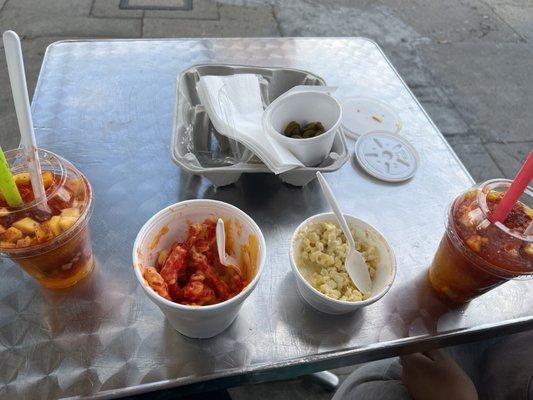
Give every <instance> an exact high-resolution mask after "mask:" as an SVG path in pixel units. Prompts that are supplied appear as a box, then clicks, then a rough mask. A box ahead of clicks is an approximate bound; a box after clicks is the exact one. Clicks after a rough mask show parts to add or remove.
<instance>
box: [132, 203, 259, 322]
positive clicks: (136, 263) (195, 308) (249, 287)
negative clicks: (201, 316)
mask: <svg viewBox="0 0 533 400" xmlns="http://www.w3.org/2000/svg"><path fill="white" fill-rule="evenodd" d="M193 203H204V204H216V205H219V206H222V207H227V208H228V209H230V210H231V211H233V212H235V213H236V214H238V215H239V216H240V217H242V218H243V219H245V220H247V221H248V222H249V223H250V224H251V225H252V226H253V227H254V229H256V230H257V233H258V239H259V248H260V249H261V251H260V258H259V261H258V263H257V272H256V274H255V276H254V278H253V279H252V280H251V281H250V282H249V283H248V285H246V287H245V288H244V289H243V290H242V291H241V292H240V293H239V294H238V295H236V296H234V297H232V298H230V299H227V300H224V301H222V302H220V303H216V304H211V305H206V306H191V305H185V304H179V303H175V302H173V301H170V300H167V299H165V298H164V297H162V296H160V295H159V294H157V293H156V292H155V291H154V290H153V289H152V288H151V287H150V285H148V284H146V281H145V279H144V277H143V276H142V273H141V265H139V260H138V255H137V248H138V246H139V244H140V241H141V239H142V238H143V237H144V235H145V234H146V232H145V231H147V230H148V229H149V228H150V226H151V225H152V224H153V223H154V222H155V221H156V220H157V219H158V218H159V217H161V215H163V214H165V213H167V212H168V211H169V210H170V211H174V210H173V209H174V208H177V207H181V206H183V205H186V204H193ZM132 259H133V269H134V270H135V276H136V277H137V280H138V281H139V283H140V285H141V286H142V288H143V289H144V290H145V292H146V293H148V294H149V296H150V298H151V299H152V300H154V301H155V302H158V303H163V304H164V305H165V306H167V307H171V308H174V309H176V310H181V311H199V312H202V311H204V312H207V311H214V310H217V309H221V308H224V307H227V306H229V305H231V304H233V303H238V302H239V301H242V300H244V299H245V298H246V297H248V295H249V294H250V293H251V292H252V290H253V289H254V288H255V286H256V285H257V282H258V281H259V278H260V276H261V274H262V272H263V266H264V264H265V260H266V242H265V237H264V236H263V232H262V231H261V229H260V228H259V226H258V225H257V224H256V223H255V221H254V220H253V219H252V217H250V216H249V215H248V214H246V213H245V212H244V211H242V210H241V209H239V208H237V207H235V206H234V205H232V204H229V203H225V202H223V201H219V200H211V199H192V200H184V201H180V202H177V203H174V204H171V205H169V206H167V207H165V208H163V209H162V210H160V211H158V212H157V213H156V214H154V215H153V216H152V217H151V218H150V219H148V221H146V222H145V224H144V225H143V226H142V228H141V229H140V230H139V233H138V234H137V237H136V238H135V242H134V243H133V253H132Z"/></svg>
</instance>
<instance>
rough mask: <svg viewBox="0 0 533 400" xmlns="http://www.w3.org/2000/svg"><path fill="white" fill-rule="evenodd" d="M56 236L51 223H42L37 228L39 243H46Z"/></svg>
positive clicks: (36, 237) (36, 233)
mask: <svg viewBox="0 0 533 400" xmlns="http://www.w3.org/2000/svg"><path fill="white" fill-rule="evenodd" d="M53 238H54V233H53V232H52V229H51V228H50V225H49V224H41V225H38V226H37V227H36V228H35V239H36V240H37V243H44V242H47V241H49V240H51V239H53Z"/></svg>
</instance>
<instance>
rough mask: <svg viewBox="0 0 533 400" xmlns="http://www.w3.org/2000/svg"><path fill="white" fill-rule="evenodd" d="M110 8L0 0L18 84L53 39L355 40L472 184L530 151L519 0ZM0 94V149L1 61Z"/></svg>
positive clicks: (9, 123) (13, 128)
mask: <svg viewBox="0 0 533 400" xmlns="http://www.w3.org/2000/svg"><path fill="white" fill-rule="evenodd" d="M136 1H137V2H139V0H136ZM168 1H170V2H172V1H171V0H168ZM141 3H142V2H141ZM145 3H150V1H149V0H148V1H145ZM118 5H119V0H47V1H39V0H0V26H1V27H2V29H14V30H16V31H17V32H18V33H19V34H20V35H21V36H22V37H23V47H24V52H25V54H26V66H27V70H28V71H27V72H28V75H29V82H30V89H31V90H33V85H34V84H35V81H36V78H37V74H38V71H39V67H40V63H41V60H42V56H43V53H44V50H45V48H46V46H47V45H48V44H49V43H51V42H53V41H55V40H59V39H63V38H80V37H102V38H111V37H184V36H188V37H192V36H367V37H370V38H373V39H375V40H377V41H378V43H380V44H381V45H382V46H383V48H384V49H385V51H386V53H387V54H388V56H389V57H390V58H391V60H392V62H393V63H394V64H395V66H396V67H397V68H398V70H399V71H400V73H401V74H402V76H403V77H404V78H405V80H406V81H407V84H408V85H409V86H410V87H411V89H412V90H413V91H414V93H415V94H416V95H417V97H418V98H419V100H420V101H421V102H422V104H423V106H424V107H425V108H426V110H427V111H428V112H429V114H430V115H431V117H432V118H433V119H434V121H435V122H436V124H437V125H438V126H439V128H440V129H441V131H442V132H443V133H444V135H445V136H446V138H447V139H448V140H449V142H450V143H451V145H452V146H453V148H454V149H455V151H456V152H457V154H458V155H459V157H460V158H461V160H462V161H463V162H464V163H465V165H466V166H467V168H468V169H469V171H470V172H471V174H472V175H473V176H474V178H475V179H476V180H478V181H479V180H483V179H487V178H493V177H499V176H504V177H512V176H513V175H514V173H515V172H516V170H517V168H518V166H519V165H520V162H521V160H523V158H524V157H525V155H526V154H527V152H528V150H529V149H531V148H532V147H533V133H532V131H531V126H533V113H532V112H531V110H530V104H529V103H530V99H532V98H533V80H531V79H528V76H529V74H530V72H531V68H532V67H533V47H532V40H533V2H531V1H529V0H514V1H512V0H453V1H450V2H427V1H424V0H380V1H370V0H354V1H350V0H343V1H340V0H339V1H331V0H330V1H318V0H293V1H285V2H283V1H281V0H269V1H259V0H240V1H239V0H224V1H219V2H211V1H208V0H194V1H193V8H192V10H190V11H155V10H146V11H144V10H121V9H119V6H118ZM0 87H2V88H3V89H5V90H2V91H1V92H0V125H1V128H0V138H1V143H2V145H3V146H4V147H5V148H11V147H14V146H15V145H16V143H17V141H16V140H17V139H16V137H17V134H16V133H17V125H16V119H15V116H14V112H13V106H12V102H11V93H10V91H9V90H8V87H9V86H8V80H7V70H6V66H5V63H4V62H2V63H0Z"/></svg>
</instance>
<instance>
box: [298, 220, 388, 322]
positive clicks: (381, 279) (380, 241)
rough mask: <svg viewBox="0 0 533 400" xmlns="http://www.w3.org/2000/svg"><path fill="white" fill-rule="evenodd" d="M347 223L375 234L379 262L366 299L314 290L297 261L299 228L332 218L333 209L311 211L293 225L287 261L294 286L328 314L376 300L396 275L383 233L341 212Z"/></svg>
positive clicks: (318, 308) (319, 309)
mask: <svg viewBox="0 0 533 400" xmlns="http://www.w3.org/2000/svg"><path fill="white" fill-rule="evenodd" d="M344 216H345V218H346V221H347V222H348V225H349V226H350V227H351V228H360V229H363V230H365V231H367V232H369V233H370V234H371V235H372V236H374V238H375V243H374V245H375V246H376V248H377V250H378V254H379V262H378V264H377V267H376V275H375V277H374V279H373V281H372V292H371V295H370V297H369V298H368V299H366V300H362V301H353V302H352V301H344V300H336V299H333V298H331V297H328V296H326V295H325V294H322V293H320V292H319V291H318V290H316V289H315V288H314V287H313V286H311V284H310V283H309V282H307V281H306V279H305V278H304V276H303V275H302V272H301V271H300V269H299V268H298V266H297V263H296V254H295V253H296V251H297V248H298V246H299V245H300V240H299V239H298V232H300V230H301V229H303V228H304V227H305V226H306V225H308V224H310V223H314V222H322V221H324V222H325V221H332V222H335V221H336V219H335V215H334V214H333V213H324V214H317V215H313V216H312V217H310V218H307V219H306V220H305V221H304V222H302V223H301V224H300V226H298V228H296V230H295V231H294V234H293V236H292V239H291V248H290V262H291V268H292V271H293V273H294V275H295V277H296V287H297V288H298V292H299V293H300V295H301V296H302V297H303V299H304V300H305V301H306V302H307V303H308V304H309V305H310V306H311V307H313V308H315V309H317V310H318V311H322V312H324V313H327V314H345V313H348V312H351V311H354V310H357V309H358V308H362V307H365V306H367V305H369V304H372V303H375V302H376V301H378V300H379V299H381V298H382V297H383V296H385V294H386V293H387V292H388V291H389V289H390V287H391V286H392V283H393V282H394V278H395V277H396V257H395V256H394V252H393V250H392V248H391V246H390V245H389V244H388V243H387V241H386V240H385V238H384V237H383V235H382V234H381V233H380V232H379V231H378V230H377V229H375V228H374V227H373V226H371V225H369V224H367V223H366V222H364V221H362V220H360V219H358V218H356V217H354V216H351V215H347V214H345V215H344Z"/></svg>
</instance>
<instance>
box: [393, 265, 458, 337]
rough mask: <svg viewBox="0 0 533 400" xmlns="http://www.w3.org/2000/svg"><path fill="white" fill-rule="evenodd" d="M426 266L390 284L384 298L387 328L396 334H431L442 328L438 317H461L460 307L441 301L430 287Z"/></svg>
mask: <svg viewBox="0 0 533 400" xmlns="http://www.w3.org/2000/svg"><path fill="white" fill-rule="evenodd" d="M427 274H428V271H427V269H426V268H425V269H424V270H423V271H422V272H420V273H419V274H418V275H417V276H416V277H414V278H413V279H410V280H408V281H407V282H402V284H401V285H398V286H396V287H394V286H393V288H394V289H393V290H391V292H390V293H389V294H388V295H386V296H385V297H384V299H383V301H385V302H386V303H387V309H388V310H390V312H389V319H388V321H387V322H386V324H387V326H388V328H389V329H390V330H392V331H393V332H394V333H395V334H396V335H397V336H398V337H412V336H418V335H434V334H436V333H438V332H439V330H441V331H442V328H443V327H441V326H439V321H440V320H441V317H443V316H444V315H446V317H447V318H446V320H447V323H448V324H449V323H450V322H452V323H453V320H454V319H455V320H457V321H459V320H460V319H461V318H462V312H463V309H464V308H463V307H451V306H449V305H447V304H446V303H444V302H443V301H442V300H440V299H439V298H438V297H437V295H436V294H435V292H434V291H433V288H432V287H431V285H430V283H429V280H428V277H427Z"/></svg>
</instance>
